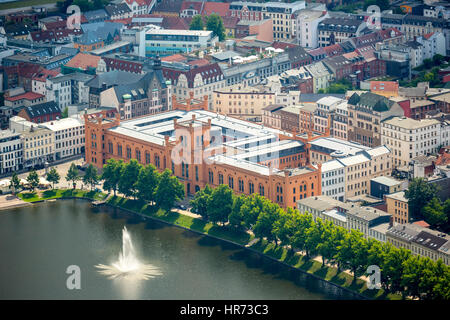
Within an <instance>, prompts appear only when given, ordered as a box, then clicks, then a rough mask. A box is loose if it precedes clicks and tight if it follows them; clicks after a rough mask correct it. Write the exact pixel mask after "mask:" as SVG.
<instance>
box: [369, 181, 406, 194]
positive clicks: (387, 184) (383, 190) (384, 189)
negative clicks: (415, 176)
mask: <svg viewBox="0 0 450 320" xmlns="http://www.w3.org/2000/svg"><path fill="white" fill-rule="evenodd" d="M406 185H407V182H406V181H401V180H397V179H394V178H392V177H385V176H379V177H376V178H373V179H370V195H371V196H372V197H375V198H378V199H383V196H384V195H386V194H391V193H395V192H399V191H401V190H403V189H406Z"/></svg>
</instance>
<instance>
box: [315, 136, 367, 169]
mask: <svg viewBox="0 0 450 320" xmlns="http://www.w3.org/2000/svg"><path fill="white" fill-rule="evenodd" d="M308 144H309V145H310V147H309V159H310V161H311V162H313V163H324V162H326V161H329V160H332V159H340V158H345V157H348V156H354V155H356V154H357V153H358V152H361V151H364V150H370V148H369V147H367V146H363V145H362V144H359V143H354V142H351V141H347V140H342V139H336V138H330V137H319V138H314V139H313V140H312V141H309V143H308Z"/></svg>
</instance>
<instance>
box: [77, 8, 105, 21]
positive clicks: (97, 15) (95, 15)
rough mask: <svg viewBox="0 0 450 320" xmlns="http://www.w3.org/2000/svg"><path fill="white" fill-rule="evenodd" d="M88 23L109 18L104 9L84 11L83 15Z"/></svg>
mask: <svg viewBox="0 0 450 320" xmlns="http://www.w3.org/2000/svg"><path fill="white" fill-rule="evenodd" d="M83 15H84V16H85V17H86V19H87V20H88V21H91V20H97V19H108V18H109V16H108V14H107V13H106V11H105V9H98V10H92V11H86V12H84V13H83Z"/></svg>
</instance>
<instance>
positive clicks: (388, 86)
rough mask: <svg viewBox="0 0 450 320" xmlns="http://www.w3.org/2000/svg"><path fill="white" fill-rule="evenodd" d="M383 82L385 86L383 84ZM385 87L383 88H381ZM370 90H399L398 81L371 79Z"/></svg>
mask: <svg viewBox="0 0 450 320" xmlns="http://www.w3.org/2000/svg"><path fill="white" fill-rule="evenodd" d="M381 84H383V86H381ZM381 87H383V89H381ZM370 91H397V92H398V82H397V81H370Z"/></svg>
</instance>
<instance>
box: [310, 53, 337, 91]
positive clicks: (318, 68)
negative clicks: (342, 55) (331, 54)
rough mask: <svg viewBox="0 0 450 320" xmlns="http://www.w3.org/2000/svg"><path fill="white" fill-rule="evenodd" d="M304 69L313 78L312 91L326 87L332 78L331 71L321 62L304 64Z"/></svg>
mask: <svg viewBox="0 0 450 320" xmlns="http://www.w3.org/2000/svg"><path fill="white" fill-rule="evenodd" d="M305 69H306V70H307V71H308V72H309V74H310V75H311V76H312V78H313V92H314V93H318V92H319V90H320V89H326V88H328V86H329V84H330V82H331V81H332V80H333V73H332V72H331V71H330V70H329V69H328V68H327V66H326V65H325V64H324V63H323V62H322V61H319V62H315V63H312V64H309V65H307V66H305Z"/></svg>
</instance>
